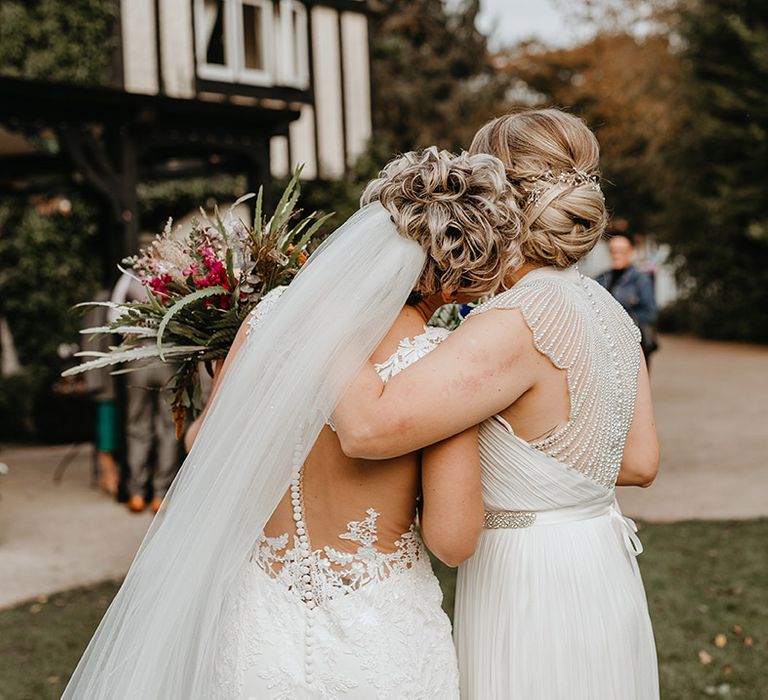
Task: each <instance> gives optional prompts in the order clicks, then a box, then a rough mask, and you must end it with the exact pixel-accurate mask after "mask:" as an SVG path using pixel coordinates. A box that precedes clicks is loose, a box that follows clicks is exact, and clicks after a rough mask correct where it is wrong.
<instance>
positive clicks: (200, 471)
mask: <svg viewBox="0 0 768 700" xmlns="http://www.w3.org/2000/svg"><path fill="white" fill-rule="evenodd" d="M424 259H425V257H424V252H423V251H422V250H421V248H420V247H419V246H418V245H417V244H416V243H414V242H413V241H410V240H407V239H405V238H403V237H401V236H400V235H399V234H398V233H397V231H396V229H395V226H394V224H393V223H392V222H391V220H390V217H389V213H388V212H387V211H386V210H385V209H384V208H383V207H382V206H381V205H380V204H379V203H373V204H369V205H368V206H366V207H364V208H362V209H360V211H358V212H357V213H356V214H355V215H354V216H353V217H352V218H351V219H349V221H347V223H345V224H344V225H343V226H342V227H341V228H340V229H339V230H338V231H336V232H335V233H334V234H333V235H332V236H331V237H330V238H329V239H328V240H327V241H326V242H325V243H324V244H323V245H322V246H321V247H320V248H319V249H318V250H317V251H316V252H315V253H314V254H313V255H312V257H311V258H310V259H309V261H308V262H307V264H306V265H305V267H304V268H303V269H302V270H301V272H300V274H299V275H298V276H297V277H296V279H295V280H294V281H293V283H292V284H291V285H290V287H289V288H288V290H287V291H286V292H285V293H284V294H283V295H282V297H281V298H280V300H279V301H278V302H277V305H276V307H275V309H274V310H273V311H272V312H271V313H270V314H269V315H268V316H267V317H266V318H265V320H264V322H263V324H262V325H260V326H259V328H258V330H257V331H256V333H255V337H252V338H250V339H249V342H248V343H247V344H246V345H245V346H244V348H243V350H242V351H241V352H240V353H239V354H238V356H237V357H236V358H235V362H234V363H233V364H232V366H231V369H230V371H229V372H228V373H227V375H226V376H225V377H224V379H223V381H222V385H221V388H220V390H219V392H218V394H217V396H216V398H215V400H214V402H213V405H212V406H211V409H210V412H209V414H208V416H207V418H206V420H205V423H204V425H203V426H202V429H201V431H200V434H199V435H198V437H197V440H196V442H195V445H194V447H193V449H192V451H191V452H190V454H189V456H188V457H187V459H186V460H185V462H184V465H183V466H182V468H181V471H180V472H179V475H178V476H177V477H176V480H175V481H174V483H173V485H172V487H171V490H170V491H169V493H168V496H167V498H166V501H165V504H164V507H163V509H162V510H161V511H160V513H159V514H158V516H157V517H156V518H155V520H154V521H153V523H152V526H151V527H150V530H149V532H148V534H147V536H146V537H145V539H144V542H143V543H142V545H141V548H140V549H139V551H138V553H137V555H136V558H135V560H134V562H133V564H132V566H131V568H130V570H129V572H128V575H127V576H126V578H125V582H124V583H123V585H122V587H121V588H120V591H119V592H118V594H117V596H116V597H115V599H114V601H113V602H112V605H111V606H110V607H109V610H107V613H106V614H105V616H104V619H103V620H102V621H101V624H100V625H99V627H98V629H97V631H96V633H95V635H94V637H93V639H92V640H91V643H90V644H89V645H88V648H87V649H86V651H85V654H84V655H83V657H82V659H81V660H80V663H79V664H78V666H77V668H76V670H75V672H74V675H73V676H72V680H71V681H70V683H69V685H68V686H67V688H66V690H65V691H64V695H63V698H65V699H74V698H77V699H83V700H85V699H86V698H87V699H88V700H104V699H106V698H110V699H119V700H139V699H141V700H151V699H157V700H160V699H162V700H197V699H198V698H207V697H208V696H209V695H210V690H211V681H212V676H213V661H214V657H215V652H216V644H217V638H218V632H219V626H218V622H219V618H220V614H221V608H222V603H223V601H224V599H225V596H226V594H227V592H228V589H229V586H230V584H231V582H232V580H233V578H234V576H235V574H236V572H237V571H238V570H239V568H240V566H241V565H242V563H243V561H244V560H245V558H246V557H248V556H249V553H250V551H251V548H252V546H253V544H254V541H255V540H256V538H257V537H258V535H259V533H260V532H261V530H262V528H263V527H264V524H265V523H266V521H267V520H268V518H269V516H270V515H271V514H272V512H273V510H274V509H275V508H276V506H277V504H278V503H279V501H280V498H281V497H282V495H283V493H284V492H285V491H286V489H287V488H288V485H289V482H290V480H291V478H292V476H293V475H294V474H295V473H296V472H297V471H298V468H299V465H300V464H301V463H302V462H303V460H304V459H305V457H306V455H307V453H308V452H309V450H310V449H311V447H312V445H313V443H314V441H315V439H316V438H317V435H318V433H319V432H320V430H321V429H322V427H323V425H324V423H325V421H326V419H327V418H328V416H329V415H330V414H331V412H332V410H333V408H334V406H335V405H336V403H337V402H338V400H339V398H340V397H341V395H342V393H343V391H344V390H345V388H346V387H347V386H348V384H349V383H350V382H351V381H352V379H353V377H354V376H355V374H356V372H357V370H358V369H359V368H360V367H361V366H362V364H363V363H364V362H365V361H366V359H367V358H368V357H369V355H370V354H371V352H372V351H373V349H374V348H375V347H376V346H377V345H378V343H379V342H380V341H381V339H382V338H383V337H384V335H385V333H386V331H387V330H388V329H389V327H390V326H391V325H392V323H393V321H394V320H395V318H396V316H397V314H398V312H399V310H400V309H401V308H402V306H403V304H404V303H405V300H406V299H407V297H408V294H409V293H410V291H411V289H412V288H413V285H414V284H415V283H416V280H417V279H418V276H419V274H420V272H421V269H422V267H423V264H424Z"/></svg>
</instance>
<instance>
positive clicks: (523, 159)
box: [470, 109, 607, 268]
mask: <svg viewBox="0 0 768 700" xmlns="http://www.w3.org/2000/svg"><path fill="white" fill-rule="evenodd" d="M470 153H490V154H492V155H494V156H496V157H497V158H499V159H500V160H501V161H502V162H503V163H504V165H505V166H506V168H507V176H508V178H509V181H510V183H511V184H512V185H513V187H514V188H515V189H516V191H517V195H518V202H519V205H520V209H521V211H522V216H523V227H522V233H521V238H520V249H521V252H522V256H523V258H524V259H525V261H526V262H530V263H534V264H537V265H553V266H555V267H558V268H565V267H569V266H570V265H573V264H574V263H576V262H578V261H579V260H581V258H583V257H584V256H585V255H586V254H587V253H588V252H589V251H590V250H592V248H594V247H595V245H596V244H597V242H598V241H599V240H600V237H601V236H602V235H603V233H604V231H605V226H606V223H607V214H606V209H605V199H604V198H603V194H602V192H601V191H600V188H599V185H598V183H599V160H600V147H599V145H598V143H597V139H596V138H595V135H594V134H593V133H592V132H591V131H590V129H589V127H587V125H586V124H585V123H584V122H583V121H582V120H581V119H579V118H578V117H575V116H573V115H572V114H567V113H566V112H561V111H560V110H557V109H541V110H530V111H525V112H518V113H513V114H508V115H505V116H503V117H498V118H496V119H493V120H492V121H490V122H488V123H487V124H486V125H485V126H483V127H482V128H481V129H480V131H478V132H477V134H476V135H475V138H474V139H473V141H472V145H471V146H470Z"/></svg>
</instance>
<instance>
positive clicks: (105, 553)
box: [0, 338, 768, 607]
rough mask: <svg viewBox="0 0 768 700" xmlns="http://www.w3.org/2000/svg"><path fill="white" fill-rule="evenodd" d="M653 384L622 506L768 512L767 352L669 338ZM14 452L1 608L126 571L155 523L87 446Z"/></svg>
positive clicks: (0, 557)
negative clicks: (645, 447)
mask: <svg viewBox="0 0 768 700" xmlns="http://www.w3.org/2000/svg"><path fill="white" fill-rule="evenodd" d="M662 342H663V347H662V350H661V351H660V352H659V353H658V354H657V355H656V356H655V357H654V362H653V373H652V375H653V376H652V379H653V389H654V395H655V400H656V412H657V419H658V424H659V432H660V435H661V442H662V469H661V473H660V475H659V477H658V479H657V480H656V483H654V485H653V486H652V487H651V488H649V489H620V500H621V503H622V507H623V509H624V511H625V512H626V513H627V514H628V515H631V516H633V517H639V518H643V519H646V520H653V521H670V520H686V519H692V518H695V519H721V518H756V517H766V516H768V464H767V458H766V455H768V430H767V429H766V428H767V427H768V424H767V420H766V417H767V416H768V348H765V347H754V346H745V345H733V344H726V343H711V342H703V341H699V340H692V339H686V338H663V341H662ZM68 449H69V448H67V447H7V448H5V449H3V450H2V451H0V461H2V462H5V463H7V464H8V466H9V468H10V473H9V474H8V475H6V476H0V607H4V606H8V605H12V604H14V603H16V602H19V601H21V600H25V599H28V598H32V597H34V596H38V595H44V594H48V593H52V592H54V591H57V590H63V589H66V588H71V587H74V586H78V585H83V584H89V583H95V582H98V581H103V580H105V579H108V578H117V577H121V576H123V575H124V574H125V571H126V570H127V568H128V566H129V564H130V562H131V560H132V558H133V555H134V553H135V551H136V549H137V547H138V546H139V543H140V542H141V539H142V537H143V535H144V532H145V531H146V528H147V527H148V525H149V523H150V520H151V516H150V515H149V514H148V513H144V514H141V515H134V514H131V513H129V512H128V511H127V509H126V508H125V507H124V506H121V505H118V504H116V503H114V502H113V501H111V500H110V499H109V498H107V497H106V496H104V495H103V494H101V492H99V491H98V490H96V489H94V488H91V487H90V486H89V481H90V469H91V466H90V465H91V462H90V460H91V452H90V446H89V445H82V446H80V448H79V450H78V453H77V456H76V457H75V459H74V461H73V462H72V463H71V464H70V466H69V467H68V468H67V470H66V472H65V474H64V478H63V480H62V481H61V483H59V484H55V483H54V482H53V474H54V471H55V468H56V465H57V464H58V463H59V460H61V459H62V457H64V456H65V455H66V454H67V451H68Z"/></svg>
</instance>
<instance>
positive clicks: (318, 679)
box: [214, 290, 458, 700]
mask: <svg viewBox="0 0 768 700" xmlns="http://www.w3.org/2000/svg"><path fill="white" fill-rule="evenodd" d="M279 295H280V291H277V290H276V291H275V292H274V293H272V294H271V295H268V297H265V299H264V301H263V302H262V304H260V305H259V307H258V308H257V311H256V312H255V314H254V316H253V317H252V318H253V320H252V327H253V326H254V325H258V323H259V322H260V319H261V318H262V317H263V315H264V314H265V313H266V312H267V311H268V310H269V309H270V308H271V307H272V305H273V304H274V302H275V301H276V299H277V297H279ZM446 334H447V332H446V331H444V330H442V329H435V328H427V329H425V333H424V334H422V335H420V336H417V337H416V338H413V339H404V340H403V341H401V343H400V345H399V347H398V350H397V352H396V353H394V354H393V355H392V356H391V357H390V358H389V360H387V362H385V363H383V364H381V365H377V371H378V372H379V376H380V377H381V378H382V381H387V380H388V379H389V378H390V377H391V376H394V375H395V374H397V372H399V371H401V370H402V369H404V368H405V367H407V366H408V365H410V364H412V363H413V362H416V361H417V360H418V359H419V358H421V357H423V356H424V355H426V354H427V353H428V352H430V351H431V350H432V349H434V348H435V347H436V346H437V344H438V343H439V342H440V341H441V340H442V339H443V338H444V337H445V335H446ZM304 485H305V479H304V468H302V471H301V472H300V473H299V475H298V477H297V478H296V479H294V480H293V482H292V484H291V490H290V498H291V505H292V507H293V521H294V528H293V531H292V532H286V533H284V534H282V535H279V536H276V537H267V536H265V535H264V534H262V535H261V537H260V538H259V539H258V541H257V542H256V543H255V546H254V548H253V552H252V555H251V557H250V560H249V561H247V562H245V563H244V565H243V567H242V570H241V571H240V572H239V574H238V576H237V581H236V583H235V586H234V588H233V590H232V593H231V594H230V596H229V597H228V599H227V601H226V603H225V609H224V613H223V616H222V622H221V625H222V631H221V637H220V640H221V641H220V645H219V651H218V654H217V661H216V666H215V679H216V680H215V695H214V697H215V698H217V699H218V698H220V699H222V700H223V699H225V698H226V699H228V700H229V699H235V698H237V699H241V700H245V699H249V700H250V699H258V700H268V699H269V700H273V699H274V700H277V699H280V700H297V699H301V698H327V699H332V698H340V699H344V700H346V699H349V700H374V699H375V698H381V699H385V698H386V699H387V700H392V699H394V698H398V699H400V698H403V699H405V698H413V699H417V698H439V699H440V700H443V699H445V700H451V699H452V698H458V671H457V666H456V655H455V651H454V647H453V642H452V639H451V629H450V622H449V621H448V618H447V616H446V615H445V613H444V612H443V610H442V608H441V603H442V592H441V590H440V587H439V584H438V582H437V579H436V578H435V576H434V574H433V573H432V568H431V565H430V562H429V558H428V557H427V555H426V552H425V549H424V546H423V544H422V542H421V539H420V537H419V535H418V534H417V532H416V531H415V530H414V528H413V526H411V528H410V529H409V530H408V531H407V532H405V533H403V534H402V535H400V537H399V538H398V539H396V540H395V541H394V543H393V546H391V547H387V548H386V551H382V549H381V548H380V547H379V544H380V543H379V536H380V533H379V529H380V528H379V526H380V522H381V521H386V519H387V513H386V512H384V513H380V512H378V511H377V510H376V509H374V508H368V509H367V510H366V511H365V512H361V513H360V519H359V520H357V521H353V522H349V523H347V524H346V525H345V526H344V527H343V529H342V528H340V529H341V531H340V532H339V533H338V538H339V540H338V541H339V545H346V546H344V547H341V546H338V547H335V546H331V545H325V546H322V547H317V548H315V547H313V545H312V544H311V540H310V535H311V533H312V531H313V523H312V521H311V519H308V518H307V513H306V512H305V497H306V496H309V497H312V494H311V493H309V494H307V493H305V487H304ZM332 515H333V514H331V517H332Z"/></svg>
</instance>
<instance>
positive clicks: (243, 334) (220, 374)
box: [184, 316, 250, 452]
mask: <svg viewBox="0 0 768 700" xmlns="http://www.w3.org/2000/svg"><path fill="white" fill-rule="evenodd" d="M249 319H250V316H249V317H248V318H246V320H245V321H243V323H242V324H241V325H240V328H239V329H238V331H237V335H236V336H235V339H234V340H233V341H232V347H230V349H229V352H228V353H227V357H226V358H225V359H224V362H223V364H221V361H220V360H219V362H218V363H217V364H216V365H215V368H216V370H215V372H214V374H213V384H212V385H211V393H210V395H209V396H208V400H207V401H206V402H205V407H204V408H203V412H202V413H201V414H200V415H199V416H198V417H197V418H196V419H195V420H194V421H192V423H190V425H189V427H188V428H187V430H186V432H185V433H184V449H185V450H186V451H187V452H189V451H190V450H191V449H192V445H193V444H194V442H195V439H196V438H197V434H198V433H199V432H200V428H201V426H202V425H203V421H204V420H205V417H206V415H208V408H209V406H210V405H211V402H212V401H213V397H214V396H215V395H216V392H217V391H218V390H219V386H220V385H221V380H222V379H223V378H224V375H225V374H226V373H227V371H228V370H229V368H230V367H231V366H232V363H233V362H234V358H235V355H237V353H238V352H239V351H240V348H241V347H242V346H243V344H244V343H245V341H246V338H247V335H248V321H249Z"/></svg>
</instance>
